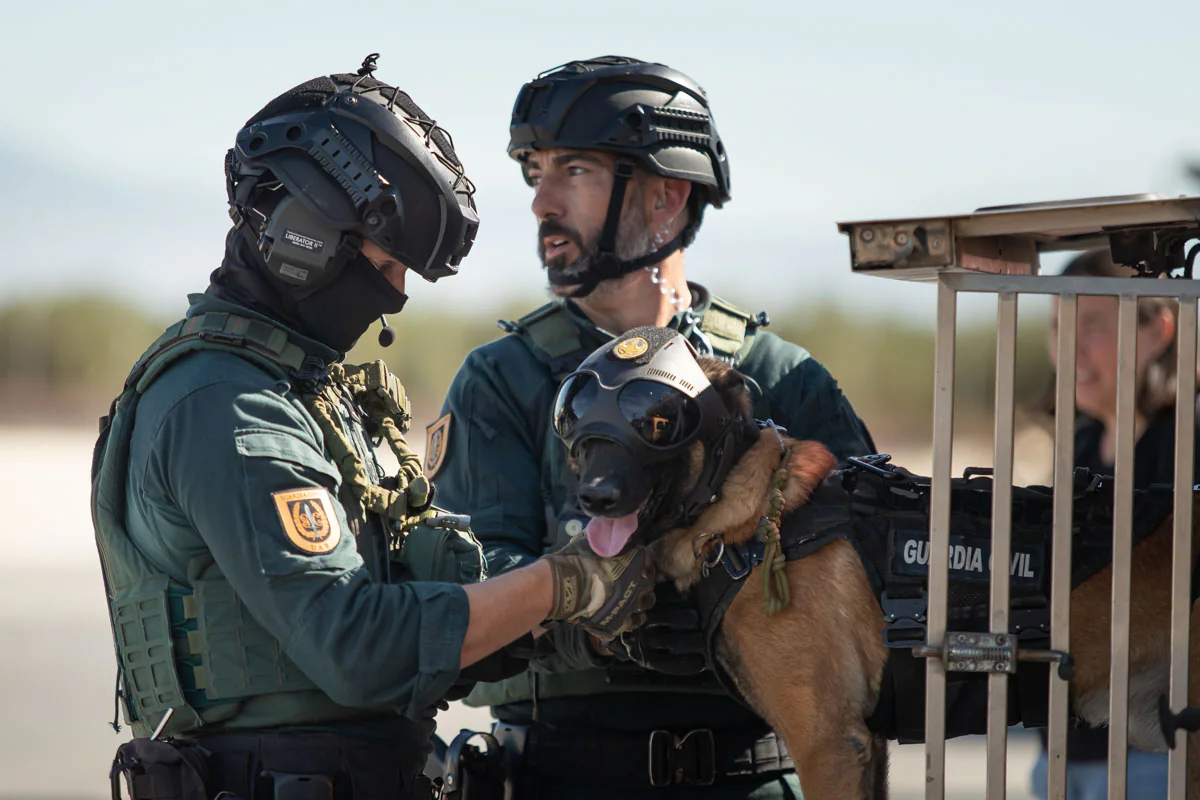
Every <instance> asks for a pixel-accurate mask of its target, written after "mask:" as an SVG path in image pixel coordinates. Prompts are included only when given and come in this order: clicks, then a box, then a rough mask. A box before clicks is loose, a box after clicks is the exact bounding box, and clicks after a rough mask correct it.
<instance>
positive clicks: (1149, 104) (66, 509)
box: [0, 0, 1200, 800]
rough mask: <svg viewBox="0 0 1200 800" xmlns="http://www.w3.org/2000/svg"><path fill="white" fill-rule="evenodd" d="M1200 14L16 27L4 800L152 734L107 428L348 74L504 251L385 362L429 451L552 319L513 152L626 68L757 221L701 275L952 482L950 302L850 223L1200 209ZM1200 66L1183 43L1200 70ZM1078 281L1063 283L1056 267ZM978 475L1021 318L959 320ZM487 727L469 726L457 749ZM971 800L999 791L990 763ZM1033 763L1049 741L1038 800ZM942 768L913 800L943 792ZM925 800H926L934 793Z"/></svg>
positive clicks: (467, 268) (868, 14)
mask: <svg viewBox="0 0 1200 800" xmlns="http://www.w3.org/2000/svg"><path fill="white" fill-rule="evenodd" d="M1197 26H1200V5H1197V4H1195V3H1188V2H1186V1H1185V0H1179V1H1178V2H1153V0H1145V1H1144V2H1141V3H1139V4H1138V5H1137V7H1136V13H1135V12H1134V11H1132V10H1131V8H1130V6H1129V5H1128V4H1125V3H1117V2H1103V1H1102V0H1091V1H1090V2H1065V1H1064V2H1057V3H1045V2H1038V3H1033V2H1007V3H1003V4H965V3H952V2H921V1H918V2H911V3H905V4H896V3H888V2H877V1H875V0H864V2H859V3H854V4H842V3H813V2H801V3H783V2H762V3H753V4H752V3H738V4H733V3H722V2H716V0H693V2H691V3H688V4H685V5H679V4H669V5H668V4H660V5H651V4H647V3H641V2H626V1H625V0H606V2H604V3H603V4H592V5H590V6H589V5H588V4H584V3H571V4H562V5H561V7H552V6H547V5H540V6H529V5H507V4H505V5H502V4H498V3H489V2H484V0H456V2H454V3H443V4H431V3H419V4H418V3H410V2H404V1H397V0H393V2H388V3H381V2H350V1H349V0H347V2H344V3H341V4H337V5H336V6H333V5H330V4H328V3H316V2H290V3H286V4H284V3H277V2H259V3H254V4H249V3H231V2H222V1H216V0H210V2H206V3H203V4H199V3H172V4H166V3H149V2H134V1H132V0H110V2H108V3H103V4H100V3H84V2H55V0H43V2H39V3H23V4H19V5H18V4H15V3H10V4H5V6H4V8H3V9H0V68H2V74H3V75H4V76H5V77H6V80H5V87H4V102H3V103H0V248H2V249H0V519H3V520H4V521H5V523H6V524H5V525H4V530H5V531H6V532H7V536H6V541H5V546H4V555H5V557H4V558H2V559H0V715H2V716H0V722H2V723H3V724H0V797H2V798H5V800H8V799H9V798H61V799H63V800H65V799H66V798H79V800H83V799H84V798H88V799H90V798H101V797H106V796H107V791H108V790H107V783H106V779H105V777H106V774H107V769H108V762H109V759H111V755H112V752H113V750H114V749H115V747H116V746H117V744H118V742H119V741H120V739H119V738H118V737H117V736H116V735H115V734H114V733H113V732H112V730H111V728H109V727H107V725H106V720H107V719H110V718H111V715H112V683H113V677H114V673H115V666H114V663H113V657H112V649H111V642H110V638H109V631H108V626H107V624H106V622H105V613H104V607H103V601H102V589H101V586H100V580H99V571H98V569H97V566H96V563H95V551H94V548H93V545H92V541H91V540H92V534H91V528H90V520H89V518H88V505H87V501H88V489H89V486H88V470H89V467H90V461H89V459H90V452H91V446H92V442H93V439H94V436H95V430H96V428H95V423H96V419H97V418H98V417H99V416H100V415H101V414H103V413H104V412H105V410H106V409H107V405H108V402H109V401H110V400H111V398H112V397H113V396H114V395H115V394H116V393H117V391H118V389H119V388H120V386H121V381H122V379H123V378H124V375H125V374H126V371H127V370H128V368H129V366H130V365H131V364H132V362H133V360H134V359H135V358H136V357H137V356H138V355H139V354H140V353H141V352H142V350H143V349H144V347H145V346H146V345H147V344H148V343H149V342H150V341H151V340H152V339H153V338H154V337H155V336H157V334H158V333H159V332H160V331H161V330H162V329H163V328H164V327H166V326H167V325H168V324H170V323H171V322H173V321H174V320H175V319H176V318H178V317H179V316H180V315H181V314H182V312H183V311H184V309H185V308H186V305H187V304H186V294H187V293H188V292H191V291H202V290H203V289H204V288H205V286H206V285H207V276H208V273H209V272H210V271H211V270H212V269H214V268H215V267H216V266H217V264H218V262H219V260H220V257H221V253H222V247H223V241H224V233H225V230H226V228H227V227H228V222H229V221H228V217H227V215H226V205H225V190H224V180H223V175H222V159H223V157H224V155H225V151H226V149H227V148H228V147H229V146H230V145H231V144H232V141H233V136H234V133H235V132H236V131H237V130H238V128H239V127H240V126H241V125H242V123H243V121H244V120H245V119H246V118H248V117H249V116H250V115H252V114H253V113H254V112H255V111H256V110H257V109H258V108H260V107H261V106H262V105H264V104H265V103H266V101H267V100H269V99H270V98H271V97H273V96H275V95H277V94H279V93H280V92H282V91H284V90H285V89H287V88H289V87H291V86H292V85H294V84H296V83H299V82H301V81H303V80H305V79H308V78H310V77H313V76H315V75H318V74H323V73H329V72H349V71H353V70H355V69H356V68H357V67H358V65H359V63H360V62H361V61H362V59H363V57H364V56H365V55H366V54H367V53H370V52H379V53H381V54H382V56H381V58H380V61H379V73H378V75H379V77H380V78H382V79H383V80H385V81H388V82H392V83H395V84H398V85H399V86H400V87H401V88H403V89H405V90H407V91H409V92H410V93H411V94H412V96H413V97H414V99H415V100H416V101H417V102H418V103H419V104H421V105H422V106H423V107H424V108H425V109H426V110H427V111H428V112H429V113H430V114H431V115H432V116H434V117H435V118H436V119H437V120H438V121H439V123H441V124H442V125H443V126H444V127H446V128H447V129H449V131H450V132H451V133H452V134H453V136H454V141H455V147H456V150H457V151H458V153H459V155H460V156H461V157H462V159H463V161H464V163H465V164H466V166H467V170H468V173H469V175H470V176H471V177H472V178H473V179H474V181H475V183H476V185H477V186H478V190H479V191H478V194H477V200H478V204H479V209H480V214H481V217H482V226H481V229H480V233H479V237H478V240H477V242H476V245H475V248H474V250H473V251H472V253H471V256H470V257H469V258H468V259H467V260H466V261H465V262H464V265H463V269H462V272H461V274H460V275H459V276H458V277H456V278H454V279H452V280H446V281H443V282H441V283H439V284H438V285H436V286H434V285H428V284H422V285H416V286H414V285H412V284H413V283H414V282H413V281H410V287H409V288H410V294H411V295H412V299H411V300H410V302H409V305H408V307H407V309H406V310H405V312H404V314H403V315H401V316H400V317H399V318H397V319H394V320H392V323H393V324H394V325H395V326H396V327H397V329H398V332H399V337H398V343H397V344H396V345H395V346H393V347H392V348H390V349H389V350H386V351H379V350H378V348H377V347H375V346H374V336H373V334H368V336H367V337H366V339H368V340H370V342H371V344H370V345H364V346H362V347H360V349H359V350H358V351H356V352H355V353H353V354H352V355H351V358H352V359H366V358H375V357H383V358H385V359H386V360H387V361H388V363H389V364H390V366H391V367H392V369H393V371H395V372H396V373H397V374H399V375H400V376H401V378H402V380H403V381H404V383H405V385H406V387H407V389H408V391H409V394H410V396H411V397H412V398H414V400H415V403H416V408H417V424H416V425H415V426H414V428H415V430H416V431H417V434H416V435H414V437H413V438H414V439H415V440H417V441H415V442H414V444H417V445H420V444H423V442H421V441H420V440H421V439H423V437H422V436H420V435H419V432H420V430H421V429H422V428H423V426H424V425H425V424H426V423H427V422H428V421H430V420H432V419H433V418H434V417H436V416H437V414H438V410H439V408H440V404H441V397H442V395H443V393H444V391H445V389H446V387H447V385H448V384H449V381H450V379H451V377H452V376H453V375H454V372H455V370H456V369H457V367H458V365H459V364H460V363H461V361H462V359H463V358H464V356H465V355H466V353H467V352H468V351H469V350H470V349H471V348H472V347H475V346H477V345H479V344H481V343H483V342H486V341H488V340H490V339H492V338H494V337H496V336H499V335H501V334H500V331H499V330H498V329H497V327H496V324H495V322H496V320H497V319H500V318H504V319H512V318H515V317H518V316H520V315H521V314H523V313H525V312H526V311H528V310H530V309H532V308H534V307H536V306H537V305H539V304H540V303H542V302H544V299H545V290H544V280H543V276H542V274H541V271H540V269H539V268H538V263H537V259H536V255H535V241H534V239H535V228H534V224H533V219H532V216H531V214H530V213H529V209H528V204H529V202H530V200H531V194H530V191H529V189H528V188H527V187H526V186H525V184H524V183H523V181H522V180H521V177H520V173H519V171H518V169H517V167H516V165H515V164H514V163H513V162H511V161H509V159H508V158H507V156H506V153H505V144H506V141H507V122H508V117H509V113H510V110H511V105H512V101H513V99H514V97H515V94H516V91H517V89H518V88H519V87H520V85H521V84H522V83H523V82H524V81H526V80H528V79H529V78H531V77H533V76H534V75H535V74H537V73H538V72H540V71H542V70H545V69H548V68H550V67H553V66H556V65H558V64H561V63H564V62H567V61H570V60H572V59H575V58H580V57H590V56H596V55H601V54H606V53H615V54H620V55H628V56H633V57H637V58H642V59H648V60H655V61H662V62H665V63H668V64H670V65H672V66H674V67H676V68H678V69H681V70H683V71H685V72H687V73H689V74H690V75H692V76H693V77H695V78H696V79H697V80H698V81H699V82H700V83H701V84H702V85H703V86H704V87H705V88H706V89H707V91H708V93H709V96H710V98H711V101H712V104H713V108H714V112H715V114H716V117H717V120H718V123H719V126H720V130H721V134H722V136H723V138H724V139H725V140H726V142H727V147H728V150H729V152H730V162H731V166H732V174H733V193H734V200H733V202H732V203H730V204H729V205H728V206H727V207H726V208H725V209H722V210H720V211H712V212H710V213H709V214H708V215H707V217H706V219H705V223H704V227H703V230H702V231H701V233H700V235H699V237H698V239H697V242H696V245H695V246H694V247H693V248H692V249H691V250H689V251H688V266H689V274H690V276H691V277H692V279H693V280H697V281H700V282H701V283H704V284H706V285H707V286H709V287H710V288H712V289H713V290H714V291H715V292H716V293H717V294H719V295H721V296H722V297H724V298H726V299H727V300H730V301H732V302H734V303H735V304H737V305H739V306H741V307H743V308H746V309H748V310H751V311H757V310H759V309H766V310H767V311H768V312H769V313H770V316H771V319H772V326H771V330H772V331H774V332H776V333H778V334H780V335H782V336H784V337H785V338H788V339H791V340H793V341H796V342H798V343H800V344H802V345H804V346H805V347H807V348H808V349H809V350H810V351H811V352H812V353H813V354H814V356H815V357H817V358H818V359H819V360H821V361H822V362H823V363H824V364H825V365H826V366H827V367H828V368H829V369H830V370H831V371H832V373H833V374H834V375H835V376H836V377H837V378H838V379H839V381H840V382H841V385H842V387H843V389H844V390H845V391H846V393H847V395H848V396H849V397H850V399H851V401H852V402H853V403H854V405H855V407H856V408H857V409H858V411H859V413H860V415H861V416H862V417H863V418H864V419H865V420H866V422H867V423H868V425H869V426H870V428H871V430H872V432H873V433H874V435H875V438H876V441H877V443H878V444H879V447H880V449H882V450H884V451H886V452H890V453H893V454H894V456H895V458H896V460H897V461H898V462H899V463H901V464H904V465H905V466H908V467H909V468H910V469H912V470H914V471H916V472H923V473H925V474H927V473H928V470H929V442H930V426H931V398H932V379H933V341H934V324H933V320H934V294H935V290H934V288H933V287H932V286H928V285H923V284H907V283H899V282H892V281H886V280H883V279H880V278H873V277H867V276H862V275H852V274H851V272H850V267H849V260H848V248H847V245H846V242H845V240H844V238H843V237H842V236H840V235H839V234H838V233H837V230H836V227H835V224H834V223H835V222H836V221H838V220H847V219H864V218H874V217H896V216H914V215H922V214H937V213H962V212H967V211H970V210H972V209H974V208H976V207H979V206H988V205H997V204H1004V203H1013V202H1026V201H1040V200H1053V199H1063V198H1069V197H1087V196H1098V195H1113V194H1123V193H1132V192H1143V191H1153V192H1159V193H1163V194H1168V195H1170V194H1182V193H1188V192H1190V191H1194V190H1195V189H1196V188H1198V187H1197V185H1196V184H1195V183H1194V182H1193V178H1192V177H1191V173H1190V171H1189V169H1188V168H1187V164H1188V163H1189V159H1190V158H1192V157H1193V156H1197V155H1200V140H1198V137H1200V134H1198V133H1197V131H1200V108H1198V107H1197V106H1196V105H1194V104H1191V103H1184V102H1182V101H1183V100H1184V99H1187V98H1190V97H1192V96H1193V94H1194V85H1193V84H1194V73H1195V61H1194V57H1193V56H1192V55H1189V53H1190V48H1189V47H1187V46H1186V44H1187V42H1188V41H1189V40H1188V38H1187V36H1188V34H1189V33H1190V32H1192V31H1194V30H1195V29H1196V28H1197ZM1181 45H1182V46H1181ZM1056 267H1057V262H1049V263H1048V264H1047V265H1046V269H1047V270H1048V271H1053V270H1054V269H1055V268H1056ZM959 308H960V310H959V317H960V328H961V330H960V339H959V344H958V361H959V372H958V386H957V400H956V402H957V409H956V413H957V417H956V435H957V436H958V439H957V443H956V451H955V464H956V469H961V468H962V467H964V466H967V465H990V463H991V444H990V431H991V425H992V417H991V408H992V394H993V390H994V385H993V384H994V378H993V364H994V348H995V337H994V329H993V328H994V318H995V303H994V301H989V300H987V299H985V298H964V299H963V300H961V301H960V307H959ZM1047 311H1048V304H1046V303H1044V302H1041V303H1039V302H1037V300H1036V299H1035V300H1029V301H1025V300H1023V301H1022V304H1021V310H1020V319H1021V325H1020V334H1019V336H1020V345H1019V351H1018V356H1019V360H1018V369H1017V377H1016V381H1017V387H1016V388H1017V395H1018V402H1019V404H1020V407H1021V409H1022V410H1021V411H1020V412H1019V416H1020V426H1019V427H1020V428H1021V434H1020V436H1019V440H1018V449H1017V453H1018V480H1019V481H1020V482H1023V483H1033V482H1044V481H1045V480H1047V478H1048V476H1049V470H1050V462H1051V456H1052V448H1051V447H1050V443H1049V438H1048V436H1047V435H1046V433H1045V430H1044V428H1043V427H1042V425H1041V424H1040V421H1039V420H1038V418H1037V416H1036V415H1035V414H1033V413H1032V412H1031V411H1030V410H1029V409H1031V408H1032V407H1033V406H1034V405H1036V402H1037V400H1038V399H1039V397H1040V396H1041V394H1042V393H1043V392H1044V391H1045V390H1046V389H1047V388H1048V387H1049V385H1050V384H1049V381H1050V375H1049V370H1048V365H1047V358H1046V323H1047ZM469 723H471V724H476V723H478V724H481V723H480V716H479V715H478V713H472V712H468V711H464V710H463V709H461V708H456V709H454V710H453V711H452V712H451V714H450V715H448V717H447V720H446V724H445V727H446V729H447V730H448V732H449V733H451V734H453V732H454V731H456V730H457V728H458V727H459V726H460V725H461V724H469ZM952 747H953V750H952V756H951V758H950V762H949V763H950V771H951V776H950V789H951V793H952V796H955V797H976V796H982V786H983V784H982V781H983V772H982V769H981V768H980V765H981V764H982V756H981V750H980V748H979V745H978V743H975V742H970V741H968V742H958V743H955V744H954V745H953V746H952ZM1032 752H1033V750H1032V746H1031V745H1029V744H1028V742H1027V741H1025V740H1023V739H1018V741H1016V742H1015V744H1014V748H1013V754H1012V756H1011V759H1010V761H1011V763H1010V779H1009V780H1010V785H1011V790H1012V795H1011V796H1013V797H1024V796H1026V795H1025V790H1026V783H1027V780H1026V775H1027V773H1028V765H1029V763H1030V760H1031V758H1032ZM921 763H922V756H921V752H920V750H919V749H909V748H903V749H899V750H897V751H896V752H895V756H894V766H893V787H894V789H893V794H894V796H897V797H909V796H912V797H917V796H920V795H919V792H920V790H921V779H922V777H923V776H922V773H921ZM906 792H907V794H906Z"/></svg>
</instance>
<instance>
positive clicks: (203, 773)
mask: <svg viewBox="0 0 1200 800" xmlns="http://www.w3.org/2000/svg"><path fill="white" fill-rule="evenodd" d="M122 780H123V781H124V784H125V789H126V791H127V792H128V800H208V798H209V794H208V751H207V750H205V749H204V748H203V747H201V746H200V745H198V744H196V743H195V742H193V741H190V740H188V739H175V740H172V741H158V740H156V739H133V740H131V741H128V742H126V743H125V744H123V745H121V746H120V748H118V749H117V755H116V757H115V758H114V759H113V765H112V770H110V772H109V783H110V786H111V789H112V800H124V798H123V797H122V792H121V783H122Z"/></svg>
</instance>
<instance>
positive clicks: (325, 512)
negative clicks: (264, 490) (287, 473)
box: [271, 489, 342, 553]
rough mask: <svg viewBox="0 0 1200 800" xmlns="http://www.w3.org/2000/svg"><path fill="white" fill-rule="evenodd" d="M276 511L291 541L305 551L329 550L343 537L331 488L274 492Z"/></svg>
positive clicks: (324, 551)
mask: <svg viewBox="0 0 1200 800" xmlns="http://www.w3.org/2000/svg"><path fill="white" fill-rule="evenodd" d="M271 497H272V498H274V500H275V510H276V511H277V512H278V513H279V522H280V523H281V524H282V525H283V532H284V533H286V534H287V537H288V541H289V542H291V543H292V544H293V545H294V546H295V547H296V549H297V550H300V551H301V552H303V553H328V552H329V551H330V550H332V549H333V548H335V547H337V545H338V542H340V541H341V540H342V529H341V526H340V525H339V524H338V518H337V514H335V513H334V510H333V500H332V499H331V498H330V496H329V490H328V489H290V490H288V491H285V492H275V493H274V494H272V495H271Z"/></svg>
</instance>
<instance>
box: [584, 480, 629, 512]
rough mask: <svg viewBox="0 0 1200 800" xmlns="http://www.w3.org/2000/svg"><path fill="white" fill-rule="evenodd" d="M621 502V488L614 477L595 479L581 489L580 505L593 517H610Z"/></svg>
mask: <svg viewBox="0 0 1200 800" xmlns="http://www.w3.org/2000/svg"><path fill="white" fill-rule="evenodd" d="M620 502H621V487H620V486H619V485H618V484H617V481H616V480H614V479H613V478H612V477H603V478H594V479H592V480H590V481H587V482H586V483H585V484H584V485H583V486H581V487H579V504H580V505H582V506H583V510H584V511H586V512H587V513H588V514H589V515H591V516H593V517H597V516H599V517H603V516H606V515H608V514H609V513H610V512H612V510H613V509H614V508H616V506H617V504H618V503H620Z"/></svg>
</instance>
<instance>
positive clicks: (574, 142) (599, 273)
mask: <svg viewBox="0 0 1200 800" xmlns="http://www.w3.org/2000/svg"><path fill="white" fill-rule="evenodd" d="M551 147H561V148H570V149H577V150H602V151H605V152H610V153H614V154H615V155H616V156H617V161H616V165H615V177H614V180H613V188H612V197H611V199H610V202H609V205H608V216H607V218H606V219H605V221H604V229H603V231H602V233H601V234H600V242H599V247H598V251H599V252H598V258H597V263H596V265H595V268H594V269H593V270H591V272H592V274H591V275H589V276H587V277H588V278H590V279H591V280H590V282H589V281H585V286H584V287H583V291H581V292H578V293H577V296H580V295H583V294H586V293H587V292H590V291H591V290H592V289H593V288H595V284H596V283H598V282H599V281H601V280H606V279H608V278H616V277H620V276H621V275H625V274H627V273H629V272H633V271H634V270H636V269H640V268H642V267H646V266H649V265H651V264H655V263H658V262H660V261H662V259H664V258H666V257H667V256H668V255H670V254H671V253H673V252H675V251H676V250H678V249H680V248H681V247H686V246H687V245H689V244H691V242H692V239H693V238H695V235H696V230H697V228H699V226H700V220H701V217H702V216H703V213H704V207H705V205H706V204H709V203H711V204H712V205H713V206H715V207H717V208H720V207H721V206H722V205H724V204H725V202H726V201H728V200H729V198H730V193H729V160H728V158H727V157H726V155H725V145H724V144H723V143H722V142H721V137H720V135H719V134H718V133H717V126H716V122H715V121H714V120H713V116H712V111H711V110H710V109H709V106H708V96H707V95H706V94H705V92H704V89H702V88H701V87H700V85H699V84H697V83H696V82H695V81H693V80H692V79H691V78H689V77H688V76H687V75H684V74H683V73H682V72H679V71H678V70H674V69H671V68H670V67H668V66H665V65H663V64H653V63H650V62H647V61H639V60H637V59H634V58H624V57H622V56H603V57H601V58H593V59H590V60H588V61H573V62H571V63H569V64H564V65H563V66H561V67H556V68H554V69H552V70H549V71H548V72H544V73H542V74H541V75H539V76H538V77H537V78H535V79H534V80H532V81H530V82H529V83H527V84H525V85H524V86H523V87H521V92H520V94H519V95H517V102H516V104H515V105H514V106H513V112H512V122H511V124H510V125H509V142H508V154H509V155H510V156H511V157H512V158H514V159H516V160H517V161H519V162H521V165H522V172H523V173H524V174H525V180H526V182H530V178H529V171H528V169H527V168H526V166H525V165H526V162H527V160H528V158H529V155H530V153H532V152H533V151H534V150H539V149H544V148H551ZM634 164H640V165H641V166H642V167H643V168H645V169H647V170H649V171H650V172H653V173H655V174H658V175H662V176H664V177H667V178H678V179H680V180H686V181H691V182H692V184H693V190H692V195H691V199H690V201H689V211H690V214H689V220H688V225H687V228H686V229H685V230H684V231H683V233H682V234H681V235H680V236H679V237H677V238H676V239H675V240H673V241H671V242H669V243H667V244H666V245H664V246H662V247H660V248H659V249H658V250H656V251H655V252H653V253H650V254H649V255H647V256H643V257H642V258H638V259H633V260H631V261H621V260H620V259H618V258H617V256H616V241H617V228H618V225H619V223H620V213H621V204H622V202H623V201H624V197H625V185H626V182H627V181H628V179H629V178H630V177H632V175H633V166H634ZM556 278H558V280H556ZM550 280H551V282H554V283H577V282H579V279H578V278H577V277H570V278H567V277H561V278H560V276H557V275H556V274H554V273H552V274H551V275H550Z"/></svg>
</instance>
